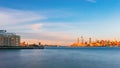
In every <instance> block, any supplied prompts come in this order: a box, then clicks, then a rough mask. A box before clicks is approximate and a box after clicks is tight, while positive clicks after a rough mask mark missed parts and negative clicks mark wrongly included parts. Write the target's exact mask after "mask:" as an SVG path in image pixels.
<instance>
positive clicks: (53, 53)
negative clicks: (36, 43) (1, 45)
mask: <svg viewBox="0 0 120 68" xmlns="http://www.w3.org/2000/svg"><path fill="white" fill-rule="evenodd" d="M0 68H120V48H77V49H76V48H72V49H71V48H70V49H66V48H63V49H62V48H61V49H28V50H27V49H26V50H25V49H23V50H0Z"/></svg>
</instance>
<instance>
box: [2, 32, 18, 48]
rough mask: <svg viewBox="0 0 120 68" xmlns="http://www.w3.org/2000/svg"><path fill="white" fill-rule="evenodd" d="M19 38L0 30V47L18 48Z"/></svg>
mask: <svg viewBox="0 0 120 68" xmlns="http://www.w3.org/2000/svg"><path fill="white" fill-rule="evenodd" d="M19 45H20V36H19V35H16V34H14V33H8V32H7V31H6V30H0V46H19Z"/></svg>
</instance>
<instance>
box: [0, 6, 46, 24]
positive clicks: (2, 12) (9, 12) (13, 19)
mask: <svg viewBox="0 0 120 68" xmlns="http://www.w3.org/2000/svg"><path fill="white" fill-rule="evenodd" d="M42 19H46V17H45V16H42V15H40V14H38V13H35V12H32V11H26V10H17V9H10V8H0V21H1V22H0V24H2V25H8V24H17V23H26V22H31V21H36V20H42Z"/></svg>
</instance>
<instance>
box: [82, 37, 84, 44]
mask: <svg viewBox="0 0 120 68" xmlns="http://www.w3.org/2000/svg"><path fill="white" fill-rule="evenodd" d="M81 44H84V38H83V36H81Z"/></svg>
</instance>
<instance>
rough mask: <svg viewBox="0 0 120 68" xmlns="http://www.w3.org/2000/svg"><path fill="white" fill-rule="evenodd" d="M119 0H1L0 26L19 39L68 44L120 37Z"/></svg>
mask: <svg viewBox="0 0 120 68" xmlns="http://www.w3.org/2000/svg"><path fill="white" fill-rule="evenodd" d="M119 18H120V0H0V29H6V30H7V31H8V32H15V33H17V34H20V35H21V37H22V41H27V42H31V41H32V42H33V43H34V42H39V41H41V42H42V43H43V44H59V45H70V44H71V43H73V42H75V40H76V38H77V37H81V36H83V37H84V38H85V39H86V40H88V38H89V37H91V38H93V39H96V38H97V39H110V40H113V39H114V38H115V37H116V39H117V40H120V31H119V29H120V19H119Z"/></svg>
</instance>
